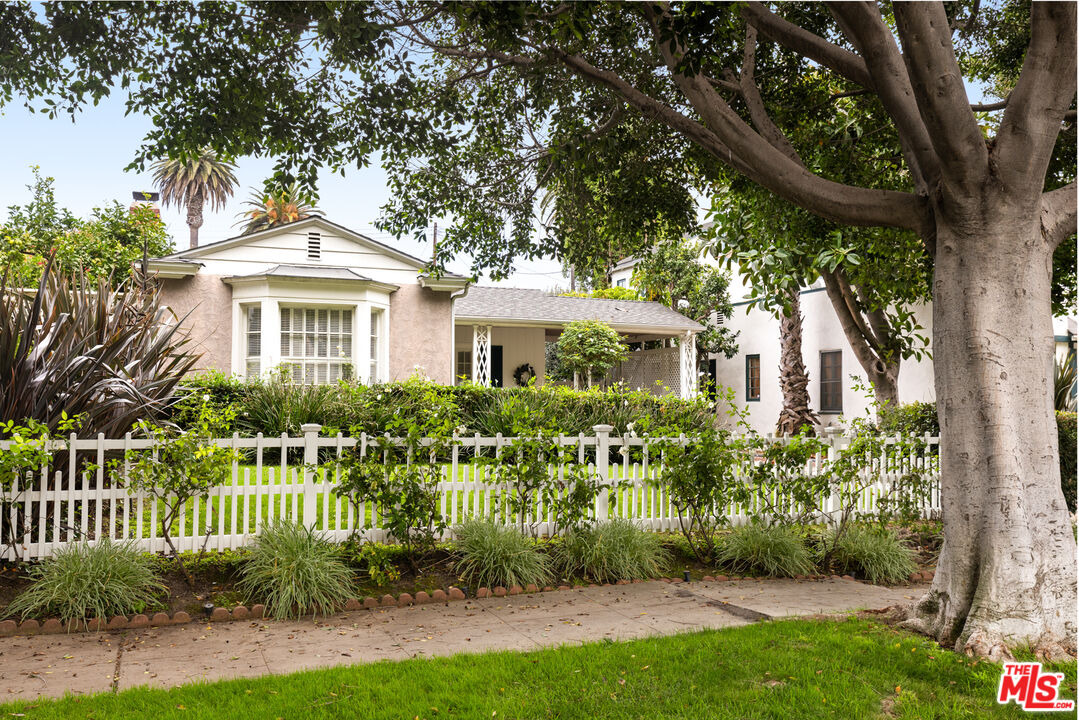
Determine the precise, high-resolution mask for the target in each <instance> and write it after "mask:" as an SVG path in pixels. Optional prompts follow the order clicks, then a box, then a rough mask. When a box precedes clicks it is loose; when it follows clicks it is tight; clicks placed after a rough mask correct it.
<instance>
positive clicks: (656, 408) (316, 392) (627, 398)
mask: <svg viewBox="0 0 1079 720" xmlns="http://www.w3.org/2000/svg"><path fill="white" fill-rule="evenodd" d="M308 387H312V386H301V385H295V384H291V383H285V382H282V383H278V382H277V381H276V380H272V379H271V380H266V381H259V382H246V381H244V380H242V379H239V378H228V377H225V376H223V375H221V374H220V373H209V374H206V375H194V376H188V377H187V378H185V379H184V381H183V382H182V383H181V385H180V386H179V388H178V390H177V395H178V401H177V402H176V404H175V406H173V412H172V415H171V420H172V421H173V422H175V423H176V424H177V425H179V426H180V427H189V426H191V425H192V424H193V423H195V422H196V421H197V417H198V413H199V410H200V408H201V407H202V404H203V403H204V402H205V403H209V404H210V405H213V406H214V407H216V408H218V409H219V410H224V409H226V408H231V410H232V411H233V412H235V413H236V422H235V425H236V428H235V429H236V430H238V431H239V432H240V433H241V434H243V435H248V436H250V435H254V434H256V433H259V432H261V433H263V434H265V435H278V434H280V433H281V432H282V431H285V430H288V431H289V432H295V430H294V429H292V428H295V429H298V427H299V423H301V422H316V423H319V424H321V425H322V426H323V427H324V428H327V430H334V431H336V430H341V431H342V432H345V433H349V434H351V435H353V436H358V435H359V434H360V433H364V432H366V433H367V434H368V435H380V434H382V433H384V432H388V431H390V432H393V431H396V430H398V429H401V428H407V427H408V426H410V425H413V424H415V425H418V426H419V427H420V428H421V429H422V431H423V433H424V434H425V435H429V436H450V435H452V434H453V432H454V430H457V431H458V434H461V435H471V434H472V433H479V434H480V435H487V436H493V435H496V434H498V433H502V434H503V435H506V436H512V435H517V434H520V433H521V432H538V431H543V432H544V433H545V434H547V435H557V434H558V433H564V434H566V435H576V434H578V433H582V432H583V433H589V434H590V433H591V432H592V428H593V426H595V425H599V424H610V425H613V426H614V428H615V430H614V432H615V433H616V434H622V433H625V432H626V431H627V428H628V427H629V425H630V424H631V423H632V424H633V425H634V427H635V428H636V429H637V430H638V431H639V432H646V431H650V432H653V433H656V432H658V429H659V428H661V427H662V428H667V429H669V430H670V431H673V432H674V434H676V435H677V434H678V433H679V432H685V433H687V434H693V433H695V432H696V431H697V430H698V429H700V428H704V427H709V426H711V424H712V422H713V414H712V408H713V403H712V402H711V401H710V400H709V399H708V398H706V397H703V396H702V397H697V398H693V399H689V400H683V399H681V398H678V397H676V396H673V395H664V396H656V395H653V394H652V393H650V392H646V391H639V390H630V389H628V388H625V387H622V386H616V387H612V388H607V389H602V388H591V389H589V390H587V391H575V390H573V389H572V388H567V387H562V386H556V385H545V386H543V387H525V388H489V387H481V386H479V385H473V384H471V383H466V384H464V385H458V386H446V385H439V384H436V383H433V382H430V381H426V380H421V379H418V378H411V379H409V380H406V381H403V382H393V383H379V384H375V385H370V386H368V385H361V384H348V383H340V384H338V385H333V386H313V387H316V388H319V389H310V390H309V389H307V388H308ZM324 394H330V395H332V398H331V399H326V398H325V396H324Z"/></svg>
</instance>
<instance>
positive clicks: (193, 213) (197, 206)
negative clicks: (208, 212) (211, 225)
mask: <svg viewBox="0 0 1079 720" xmlns="http://www.w3.org/2000/svg"><path fill="white" fill-rule="evenodd" d="M187 227H188V228H189V229H190V232H191V247H193V248H197V247H198V246H199V228H200V227H202V195H201V194H198V195H192V196H190V197H188V198H187Z"/></svg>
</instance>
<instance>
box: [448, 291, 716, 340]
mask: <svg viewBox="0 0 1079 720" xmlns="http://www.w3.org/2000/svg"><path fill="white" fill-rule="evenodd" d="M454 312H455V314H456V316H457V318H458V319H460V320H491V321H498V320H507V321H515V322H535V323H536V324H564V323H569V322H573V321H574V320H601V321H603V322H605V323H607V324H608V325H610V326H612V327H614V328H615V329H619V328H620V327H624V328H634V329H646V328H654V329H655V330H657V331H658V330H666V331H672V330H674V331H677V330H682V331H685V330H693V331H694V332H699V331H701V330H703V329H704V328H703V327H702V326H701V325H700V324H698V323H695V322H693V321H692V320H690V319H689V318H687V317H686V316H685V315H682V314H681V313H678V312H675V311H674V310H671V309H670V308H669V307H667V306H666V305H661V304H660V303H657V302H647V301H644V300H636V301H635V300H601V299H597V298H577V297H562V296H559V295H552V294H551V293H548V292H545V291H543V290H522V289H518V288H500V287H482V286H477V285H473V286H472V287H471V288H469V290H468V293H467V294H466V295H465V296H464V297H463V298H459V299H458V300H457V301H456V305H455V306H454Z"/></svg>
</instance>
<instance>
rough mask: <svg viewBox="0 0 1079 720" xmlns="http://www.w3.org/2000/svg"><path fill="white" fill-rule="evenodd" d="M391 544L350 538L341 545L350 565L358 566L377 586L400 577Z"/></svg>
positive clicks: (396, 554) (388, 583) (389, 582)
mask: <svg viewBox="0 0 1079 720" xmlns="http://www.w3.org/2000/svg"><path fill="white" fill-rule="evenodd" d="M396 550H397V548H396V547H395V546H393V545H383V544H380V543H373V542H365V541H363V540H357V539H354V538H350V539H349V540H348V541H347V542H345V543H344V544H343V545H342V552H344V554H345V557H346V559H347V560H348V562H349V564H350V565H353V566H358V567H359V568H360V569H361V570H362V571H363V572H364V573H366V575H367V577H368V579H370V581H371V582H373V583H374V584H375V585H378V586H379V587H384V586H387V585H390V584H391V583H394V582H396V581H397V580H399V579H401V572H400V571H399V570H398V569H397V563H396V562H395V561H396V559H397V556H398V553H397V552H396Z"/></svg>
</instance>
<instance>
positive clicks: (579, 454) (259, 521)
mask: <svg viewBox="0 0 1079 720" xmlns="http://www.w3.org/2000/svg"><path fill="white" fill-rule="evenodd" d="M320 430H321V427H320V426H318V425H305V426H304V427H303V431H304V434H303V435H302V436H299V437H290V436H288V435H281V436H279V437H263V436H262V435H258V436H257V437H247V438H243V437H240V436H239V435H234V436H233V437H231V438H221V439H217V440H215V441H214V442H215V443H217V444H218V445H221V446H224V447H229V448H233V449H236V450H239V451H243V455H244V461H243V462H236V463H234V464H233V466H232V473H231V479H230V481H229V482H228V483H227V484H224V485H221V486H218V487H215V488H213V489H212V490H211V491H210V492H209V494H208V495H207V496H206V497H203V498H196V499H194V500H193V501H191V502H190V504H189V506H188V507H185V508H184V509H183V511H182V512H180V513H179V518H178V520H177V522H176V523H175V524H174V526H173V528H172V532H170V536H171V537H172V539H173V542H174V543H175V544H176V546H177V548H178V549H180V550H181V551H184V550H200V549H203V548H205V549H207V550H224V549H230V548H238V547H242V546H244V545H247V544H249V543H250V542H251V541H252V540H253V539H254V538H255V537H256V536H257V534H258V532H259V530H260V529H261V528H262V527H263V526H265V525H266V524H267V523H269V522H272V521H274V520H276V519H278V518H287V519H290V520H292V521H294V522H302V523H304V524H305V525H307V526H309V527H312V528H313V529H316V530H318V531H320V532H322V533H325V534H326V535H327V536H328V537H330V538H332V539H334V540H336V541H344V540H345V539H347V538H349V537H352V536H358V537H362V538H365V539H367V540H372V541H387V540H390V539H391V538H389V537H388V535H387V532H386V530H385V529H384V528H383V526H382V523H381V518H380V517H379V513H378V508H374V507H369V506H367V505H365V504H363V503H360V504H358V505H356V504H353V503H351V502H349V500H348V498H346V497H344V496H342V495H338V494H337V493H336V492H335V487H336V486H337V484H338V473H339V469H338V470H335V469H333V467H332V465H333V464H332V463H330V464H329V465H327V464H326V461H327V460H332V458H334V457H341V456H342V455H343V454H344V453H345V452H349V451H352V449H353V448H355V447H356V446H357V444H359V445H360V449H361V451H365V449H366V448H367V447H374V444H373V440H374V439H373V438H370V437H367V436H361V437H359V438H354V437H344V436H342V435H340V434H338V435H337V436H335V437H322V436H320V435H319V431H320ZM611 430H612V428H611V426H609V425H597V426H595V428H594V434H592V435H584V434H581V435H577V436H562V437H561V438H560V442H561V443H562V444H563V445H564V446H566V447H570V448H574V449H575V450H576V460H577V463H579V464H580V465H584V466H587V468H588V470H589V472H590V473H594V477H596V478H597V479H598V481H599V482H600V483H601V484H603V485H606V486H607V487H608V490H609V492H601V493H599V496H598V497H597V499H596V502H595V508H594V513H595V515H594V516H595V517H596V518H611V517H625V518H632V519H634V520H636V521H637V522H639V523H640V524H641V526H642V527H643V528H645V529H650V530H654V531H666V530H677V529H678V527H679V521H678V516H677V513H676V511H675V509H674V507H673V506H672V504H671V501H670V497H669V493H668V492H667V490H666V489H665V488H664V486H663V481H662V476H663V459H662V456H661V453H660V452H658V451H655V450H653V449H652V445H653V444H654V443H655V442H656V440H655V439H646V438H640V437H632V436H627V437H621V436H617V435H614V436H612V435H611ZM514 440H515V439H514V438H510V437H502V436H501V435H498V436H495V437H481V436H478V435H474V436H471V437H457V438H454V441H453V444H452V446H451V449H450V458H449V461H448V462H446V463H444V465H443V466H442V478H441V480H440V481H439V483H438V486H437V489H438V491H439V503H440V512H441V513H442V515H443V517H444V518H445V519H446V521H447V522H448V524H449V526H450V529H449V531H448V534H450V535H452V527H453V526H454V525H456V524H458V523H460V522H461V521H463V520H464V519H466V518H468V517H477V516H485V515H486V516H489V515H494V516H495V517H500V518H502V520H503V521H504V522H516V521H515V520H514V519H513V518H510V517H508V514H507V511H506V508H505V503H502V502H500V500H501V499H502V498H504V497H505V496H506V494H507V493H508V492H510V491H511V490H512V486H511V485H510V484H509V483H507V482H505V481H503V480H501V479H500V478H499V477H498V473H497V469H496V467H495V466H493V465H491V464H490V463H485V462H483V461H482V458H484V457H487V458H490V457H491V456H492V455H494V454H495V453H498V452H499V451H500V449H502V448H506V447H508V446H510V445H512V443H513V441H514ZM925 440H926V446H927V448H926V450H925V451H924V452H922V453H921V454H919V455H918V456H917V457H906V456H903V457H881V458H879V461H876V460H875V461H874V464H873V466H872V467H871V468H870V469H868V470H867V471H866V472H870V473H872V474H873V475H872V476H870V477H876V480H875V483H876V484H875V485H874V486H872V487H870V488H868V489H867V490H866V491H865V493H864V495H863V498H862V500H861V501H860V502H861V505H862V507H863V509H864V510H866V511H871V510H872V509H873V507H874V503H875V498H876V496H877V495H879V493H880V491H882V490H883V489H884V488H886V487H888V486H889V484H890V483H891V482H893V481H895V480H897V479H898V478H899V477H901V476H902V475H903V474H904V473H905V472H907V471H908V470H909V469H910V468H911V467H913V466H917V467H918V468H920V469H921V470H922V471H924V472H926V473H928V474H929V475H931V476H932V477H933V478H934V479H936V480H939V470H938V469H937V464H936V454H935V452H934V451H933V448H934V446H935V445H936V444H937V442H938V440H937V438H931V437H928V436H927V437H926V438H925ZM830 442H831V444H832V448H833V449H832V450H830V451H829V454H828V455H829V456H828V457H819V458H817V459H815V460H813V461H811V462H810V463H809V467H808V468H807V470H808V471H809V472H811V473H814V474H821V473H826V472H827V471H828V464H829V461H830V460H831V458H832V456H833V454H834V452H835V450H834V448H835V447H836V445H837V443H839V442H842V438H833V439H832V440H831V441H830ZM8 446H9V442H7V441H2V442H0V452H4V451H6V450H7V448H8ZM151 447H152V441H151V440H148V439H135V438H132V437H131V435H130V434H128V435H126V436H125V437H123V438H120V439H109V438H106V437H104V436H103V435H99V436H97V437H96V438H78V437H76V436H74V435H72V436H71V437H70V438H69V439H68V440H66V441H54V450H57V451H65V452H67V462H66V468H65V469H64V470H60V469H56V470H54V471H53V472H51V473H50V472H48V471H47V470H45V469H42V470H41V471H40V472H37V473H27V474H26V475H25V476H24V477H23V478H21V479H20V480H17V481H16V482H15V483H14V485H13V487H12V488H11V489H10V490H9V491H8V492H7V493H6V494H5V496H4V497H0V542H2V543H3V544H2V545H0V559H6V560H16V559H21V560H33V559H39V558H44V557H48V556H50V555H51V554H52V553H54V552H55V551H56V550H57V549H59V548H61V547H63V546H65V545H67V544H69V543H73V542H77V541H80V540H88V541H95V540H97V539H100V538H103V537H106V536H107V537H110V538H113V539H116V540H134V541H135V542H136V543H137V544H138V546H139V547H140V548H142V549H143V550H146V551H149V552H163V551H165V550H167V547H166V545H165V541H164V539H163V538H162V536H161V528H160V520H159V517H160V513H161V512H162V507H160V503H159V502H158V501H155V500H154V499H153V498H151V497H148V496H146V495H144V494H142V493H130V492H128V490H127V489H126V487H125V481H126V478H125V475H124V472H123V470H122V469H121V471H120V472H119V473H111V472H110V471H109V470H108V469H107V465H106V463H107V461H108V459H109V458H110V457H112V458H114V459H121V460H122V458H123V456H124V453H125V452H126V451H128V450H145V449H149V448H151ZM622 447H628V448H634V449H639V452H636V451H635V452H633V453H629V452H626V453H622V454H621V455H619V449H620V448H622ZM631 455H633V456H634V457H635V459H634V461H632V462H631V460H630V456H631ZM657 455H659V457H657ZM614 456H618V457H621V458H622V461H621V462H612V461H611V458H612V457H614ZM477 458H479V459H477ZM320 461H321V462H322V463H323V464H322V465H321V466H320V464H319V463H320ZM120 466H121V468H122V462H121V463H120ZM87 467H91V468H92V469H91V470H86V469H85V468H87ZM327 468H328V469H327ZM564 470H565V468H564V467H563V468H559V467H555V466H552V467H551V468H550V472H552V473H558V472H564ZM936 488H939V482H935V483H934V490H933V491H932V492H931V494H930V497H928V498H925V499H924V500H923V503H922V506H923V514H925V515H926V516H935V515H937V514H939V511H940V495H939V490H938V489H936ZM832 509H834V508H827V507H826V510H829V511H830V510H832ZM722 513H723V514H725V515H726V517H727V519H728V520H729V521H730V522H731V523H733V524H741V523H744V522H746V520H747V518H746V515H745V513H744V512H743V509H741V508H738V507H728V508H725V509H723V510H722ZM530 520H532V521H535V526H536V527H537V529H538V530H539V531H540V532H541V533H547V532H549V531H550V530H551V528H552V523H551V522H550V520H551V518H550V517H546V518H530Z"/></svg>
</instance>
